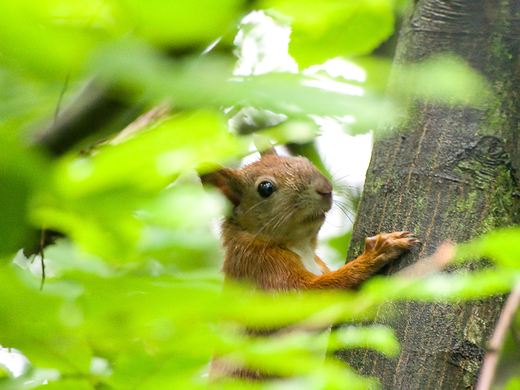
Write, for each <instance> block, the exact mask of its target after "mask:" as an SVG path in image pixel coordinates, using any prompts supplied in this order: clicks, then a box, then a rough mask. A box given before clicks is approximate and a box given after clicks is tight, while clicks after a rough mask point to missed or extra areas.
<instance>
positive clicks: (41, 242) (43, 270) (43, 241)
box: [39, 229, 45, 291]
mask: <svg viewBox="0 0 520 390" xmlns="http://www.w3.org/2000/svg"><path fill="white" fill-rule="evenodd" d="M44 248H45V229H42V231H41V235H40V253H39V254H40V259H41V260H40V261H41V264H42V282H41V284H40V291H42V290H43V283H44V282H45V263H44V261H43V260H44V258H43V249H44Z"/></svg>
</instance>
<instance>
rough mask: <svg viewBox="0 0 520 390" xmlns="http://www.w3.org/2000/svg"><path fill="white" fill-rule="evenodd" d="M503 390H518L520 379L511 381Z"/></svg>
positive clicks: (519, 388)
mask: <svg viewBox="0 0 520 390" xmlns="http://www.w3.org/2000/svg"><path fill="white" fill-rule="evenodd" d="M505 390H520V377H519V378H514V379H512V380H511V381H510V382H509V383H508V384H507V386H506V387H505Z"/></svg>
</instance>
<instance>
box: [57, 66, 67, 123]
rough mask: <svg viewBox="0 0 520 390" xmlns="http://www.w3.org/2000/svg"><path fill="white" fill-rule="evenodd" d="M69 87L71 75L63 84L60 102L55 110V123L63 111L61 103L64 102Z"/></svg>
mask: <svg viewBox="0 0 520 390" xmlns="http://www.w3.org/2000/svg"><path fill="white" fill-rule="evenodd" d="M68 86H69V75H67V77H65V82H64V83H63V87H62V88H61V92H60V96H59V98H58V102H57V103H56V110H54V123H56V121H57V120H58V115H59V114H60V111H61V102H62V100H63V95H65V91H66V90H67V88H68Z"/></svg>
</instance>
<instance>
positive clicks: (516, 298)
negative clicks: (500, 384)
mask: <svg viewBox="0 0 520 390" xmlns="http://www.w3.org/2000/svg"><path fill="white" fill-rule="evenodd" d="M519 306H520V283H517V284H516V286H515V288H514V289H513V291H512V292H511V294H509V297H508V298H507V301H506V304H505V305H504V308H503V309H502V313H501V314H500V317H499V319H498V322H497V326H496V328H495V331H494V333H493V336H492V337H491V339H490V340H489V346H488V352H487V354H486V357H485V358H484V364H483V365H482V370H480V378H479V380H478V383H477V387H476V390H489V389H490V388H491V384H492V383H493V379H494V377H495V371H496V367H497V363H498V358H499V355H500V351H501V350H502V347H503V345H504V338H505V336H506V333H507V330H508V329H509V328H510V326H511V323H512V321H513V319H514V316H515V313H516V311H517V310H518V307H519Z"/></svg>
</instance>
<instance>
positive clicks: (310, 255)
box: [289, 244, 323, 275]
mask: <svg viewBox="0 0 520 390" xmlns="http://www.w3.org/2000/svg"><path fill="white" fill-rule="evenodd" d="M289 250H290V251H291V252H294V253H296V254H297V255H298V256H300V260H301V262H302V264H303V266H304V267H305V269H306V270H307V271H309V272H310V273H312V274H314V275H322V274H323V270H322V269H321V268H320V266H319V265H318V263H316V258H315V254H314V249H313V248H312V247H311V245H310V244H307V245H299V246H294V247H290V248H289Z"/></svg>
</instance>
